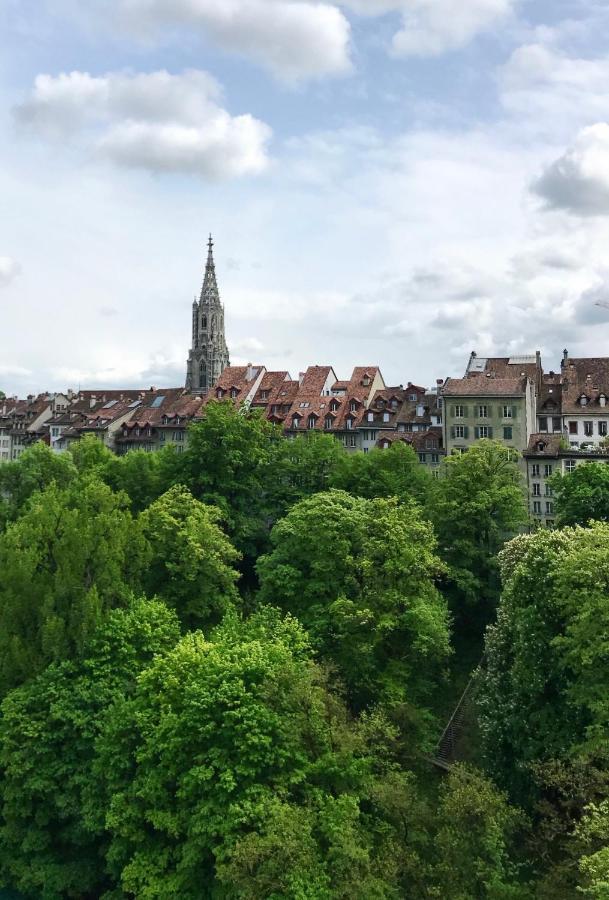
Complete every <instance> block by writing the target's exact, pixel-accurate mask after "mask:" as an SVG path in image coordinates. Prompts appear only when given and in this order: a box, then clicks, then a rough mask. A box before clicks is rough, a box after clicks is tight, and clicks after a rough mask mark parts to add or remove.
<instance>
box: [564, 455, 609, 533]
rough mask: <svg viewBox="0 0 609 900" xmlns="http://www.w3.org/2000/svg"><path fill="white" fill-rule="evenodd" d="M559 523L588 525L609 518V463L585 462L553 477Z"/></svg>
mask: <svg viewBox="0 0 609 900" xmlns="http://www.w3.org/2000/svg"><path fill="white" fill-rule="evenodd" d="M551 485H552V489H553V491H554V496H555V501H554V510H555V514H556V524H557V525H559V526H560V525H587V524H588V523H589V522H591V521H597V522H606V521H607V520H608V519H609V465H607V464H606V463H586V464H585V465H580V466H577V468H575V469H574V470H573V472H571V473H570V474H568V475H560V474H556V475H555V476H554V477H553V478H552V480H551Z"/></svg>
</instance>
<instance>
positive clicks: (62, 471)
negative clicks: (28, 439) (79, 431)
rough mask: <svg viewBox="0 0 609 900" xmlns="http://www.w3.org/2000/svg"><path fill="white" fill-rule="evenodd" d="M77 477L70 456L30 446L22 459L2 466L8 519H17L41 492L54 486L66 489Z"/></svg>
mask: <svg viewBox="0 0 609 900" xmlns="http://www.w3.org/2000/svg"><path fill="white" fill-rule="evenodd" d="M77 474H78V472H77V470H76V468H75V467H74V465H73V463H72V460H71V458H70V457H69V455H67V454H60V453H53V451H52V450H50V449H49V447H47V445H46V444H43V443H37V444H33V445H32V446H31V447H28V448H27V449H26V450H24V451H23V453H22V454H21V456H20V457H19V459H16V460H14V461H11V462H8V463H4V464H3V465H2V466H0V496H2V495H4V497H5V500H6V503H7V510H6V513H7V518H8V519H15V518H17V517H18V516H19V515H20V514H21V512H22V511H23V510H24V509H25V506H26V504H27V502H28V500H29V499H30V497H31V496H32V495H33V494H34V493H36V492H37V491H43V490H44V489H45V488H47V487H50V486H51V485H57V487H58V488H66V487H67V486H68V485H69V484H71V483H72V482H73V481H74V479H75V478H76V476H77Z"/></svg>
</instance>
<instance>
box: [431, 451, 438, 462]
mask: <svg viewBox="0 0 609 900" xmlns="http://www.w3.org/2000/svg"><path fill="white" fill-rule="evenodd" d="M431 461H432V463H433V464H434V465H437V464H438V463H439V462H440V454H439V453H432V454H431Z"/></svg>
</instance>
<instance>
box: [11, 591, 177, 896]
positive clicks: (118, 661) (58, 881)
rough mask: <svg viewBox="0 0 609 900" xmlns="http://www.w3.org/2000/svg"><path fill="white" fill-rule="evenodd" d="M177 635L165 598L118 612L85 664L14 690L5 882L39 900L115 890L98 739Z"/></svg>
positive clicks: (54, 669)
mask: <svg viewBox="0 0 609 900" xmlns="http://www.w3.org/2000/svg"><path fill="white" fill-rule="evenodd" d="M178 639H179V626H178V622H177V619H176V616H175V614H174V613H173V612H172V611H170V610H169V609H168V608H167V607H166V606H165V604H163V603H161V602H158V601H150V600H135V601H133V603H131V604H130V605H129V606H128V607H127V608H126V609H121V610H113V611H112V612H111V613H110V614H109V616H108V618H107V619H106V621H105V622H104V623H103V625H101V626H100V628H99V629H98V631H97V632H96V633H95V634H94V636H93V637H92V640H91V642H90V643H89V644H88V645H87V648H86V651H85V654H84V659H83V660H82V661H80V662H72V661H71V662H64V663H60V664H52V665H51V666H49V667H48V668H47V669H46V670H45V671H44V672H42V673H41V674H40V675H38V676H37V677H36V678H34V679H33V680H32V681H30V682H29V683H28V684H26V685H23V686H22V687H20V688H17V689H16V690H14V691H12V692H11V693H10V694H9V695H8V696H7V697H6V698H5V699H4V702H3V704H2V716H1V718H0V796H1V798H2V800H1V806H0V809H1V816H0V821H1V823H2V824H1V825H0V876H1V877H3V878H6V879H8V880H9V882H10V883H11V884H13V885H14V886H15V887H17V888H19V889H20V890H22V891H25V892H26V893H28V894H31V895H33V896H37V897H41V898H45V900H46V898H56V897H85V896H96V897H99V896H101V894H102V893H103V889H104V888H105V887H108V886H109V885H108V883H107V876H106V873H105V864H104V852H105V845H106V837H105V834H104V829H103V821H102V823H101V826H100V823H99V822H98V821H95V822H92V821H90V819H89V818H88V808H89V805H90V803H91V800H92V798H94V797H95V794H96V786H95V783H94V780H93V774H92V764H93V760H94V758H95V740H96V738H97V736H98V735H99V733H100V730H101V728H102V722H103V719H104V716H105V715H106V713H107V710H108V709H109V708H110V707H111V706H112V704H113V703H115V702H116V701H117V700H118V699H119V698H124V697H126V696H129V695H130V694H131V693H132V692H133V690H134V687H135V679H136V676H137V675H138V673H139V672H140V671H141V669H142V668H144V667H145V666H146V665H147V664H149V663H150V662H151V661H152V659H153V657H154V656H155V654H157V653H159V652H161V651H164V650H168V649H170V648H171V647H172V646H173V645H174V644H176V643H177V641H178Z"/></svg>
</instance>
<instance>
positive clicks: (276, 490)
mask: <svg viewBox="0 0 609 900" xmlns="http://www.w3.org/2000/svg"><path fill="white" fill-rule="evenodd" d="M362 455H363V454H362ZM346 456H347V454H346V453H345V451H344V449H343V448H342V446H341V445H340V444H339V442H338V441H337V440H336V438H335V437H333V436H332V435H330V434H320V433H319V432H315V431H312V432H309V433H308V434H302V435H298V436H297V437H295V438H293V439H291V440H285V439H281V440H279V441H277V443H276V447H275V455H274V460H273V465H272V467H270V469H269V472H268V477H267V478H266V479H265V481H266V484H265V491H266V492H267V493H268V496H269V513H270V516H271V517H272V519H273V521H275V520H277V519H278V518H281V517H282V516H284V515H285V513H286V512H287V510H288V509H289V508H290V507H291V506H293V505H294V503H297V502H298V501H299V500H302V499H304V498H305V497H310V496H311V495H312V494H317V493H319V492H321V491H326V490H328V487H329V486H330V485H331V483H332V480H333V478H334V475H335V472H336V470H337V468H338V467H339V466H340V465H341V463H342V461H343V460H344V459H345V457H346Z"/></svg>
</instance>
